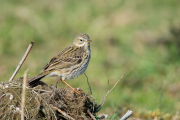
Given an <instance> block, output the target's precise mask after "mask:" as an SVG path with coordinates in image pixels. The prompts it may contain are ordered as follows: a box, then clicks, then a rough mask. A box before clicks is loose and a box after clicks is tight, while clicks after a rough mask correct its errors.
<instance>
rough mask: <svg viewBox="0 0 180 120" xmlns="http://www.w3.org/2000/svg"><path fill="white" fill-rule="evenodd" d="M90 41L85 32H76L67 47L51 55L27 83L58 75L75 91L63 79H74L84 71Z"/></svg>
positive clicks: (89, 56) (32, 83)
mask: <svg viewBox="0 0 180 120" xmlns="http://www.w3.org/2000/svg"><path fill="white" fill-rule="evenodd" d="M90 42H92V40H90V37H89V36H88V35H87V34H84V33H80V34H78V35H77V36H76V37H75V39H74V41H73V43H72V44H71V45H70V46H69V47H67V48H65V49H64V50H62V51H61V52H60V53H58V54H57V55H56V56H55V57H53V58H52V59H51V60H50V61H49V62H48V63H47V64H46V65H45V66H44V68H43V69H42V71H41V72H40V74H39V75H37V76H35V77H33V78H31V79H30V80H29V81H28V83H29V85H30V86H32V85H34V84H35V83H37V82H38V81H40V80H41V79H42V78H44V77H51V76H58V77H60V80H61V81H62V82H63V83H64V84H65V85H66V86H67V87H69V88H71V89H72V90H73V91H76V90H75V89H74V88H73V87H72V86H71V85H69V84H68V83H67V82H66V81H65V80H66V79H74V78H75V77H78V76H79V75H81V74H83V73H84V72H85V71H86V69H87V67H88V64H89V61H90V58H91V50H90Z"/></svg>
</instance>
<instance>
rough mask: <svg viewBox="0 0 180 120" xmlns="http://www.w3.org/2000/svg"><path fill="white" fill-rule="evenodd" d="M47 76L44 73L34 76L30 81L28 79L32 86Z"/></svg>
mask: <svg viewBox="0 0 180 120" xmlns="http://www.w3.org/2000/svg"><path fill="white" fill-rule="evenodd" d="M44 77H46V75H43V74H39V75H37V76H35V77H33V78H31V79H30V80H29V81H28V84H29V85H30V86H32V85H33V84H35V83H36V82H38V81H40V80H41V79H42V78H44Z"/></svg>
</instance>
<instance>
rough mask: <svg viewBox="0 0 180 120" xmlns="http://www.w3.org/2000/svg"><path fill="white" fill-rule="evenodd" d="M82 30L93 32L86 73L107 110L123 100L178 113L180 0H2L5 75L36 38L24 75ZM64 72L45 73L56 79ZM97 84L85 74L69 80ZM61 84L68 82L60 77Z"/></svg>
mask: <svg viewBox="0 0 180 120" xmlns="http://www.w3.org/2000/svg"><path fill="white" fill-rule="evenodd" d="M79 33H87V34H88V35H89V36H90V38H91V40H92V41H93V42H92V43H91V55H92V57H91V60H90V64H89V66H88V69H87V70H86V72H85V73H86V74H87V76H88V79H89V83H90V85H91V89H92V92H93V97H94V98H96V99H97V100H96V102H97V103H100V101H101V100H102V98H103V97H104V96H105V94H106V93H107V90H108V80H109V86H110V88H111V87H112V86H113V85H114V84H115V83H116V82H117V80H118V79H119V78H120V77H121V76H122V75H123V73H124V72H125V75H124V77H123V79H122V80H121V81H120V82H119V83H118V85H117V86H116V87H115V88H114V89H113V91H112V92H111V93H110V94H109V96H108V97H107V99H106V101H105V104H104V106H103V108H102V110H101V112H102V113H113V112H115V111H116V110H117V109H118V108H119V107H122V106H127V105H128V106H129V105H130V106H133V107H134V108H135V109H136V110H137V109H138V110H144V109H145V110H152V111H153V110H156V109H160V110H161V111H165V112H169V113H172V114H175V113H176V112H177V111H178V110H180V94H179V92H180V81H179V78H180V68H179V65H180V57H179V54H180V1H178V0H158V1H156V0H146V1H143V0H134V1H133V0H114V1H111V0H106V1H105V0H98V1H96V0H92V1H85V0H80V1H78V2H76V1H73V0H69V1H62V0H53V1H51V0H46V1H45V0H29V1H21V0H0V77H1V80H0V81H3V82H5V81H8V80H9V78H10V76H11V75H12V73H13V72H14V70H15V68H16V66H17V65H18V63H19V61H20V60H21V58H22V56H23V55H24V53H25V51H26V49H27V47H28V45H29V43H30V42H31V41H35V44H34V46H33V48H32V50H31V52H30V54H29V55H28V57H27V59H26V61H25V63H24V64H23V66H22V68H21V69H20V71H19V72H18V74H17V75H16V78H18V77H20V76H23V73H24V71H25V70H26V69H27V68H28V69H29V72H28V74H29V76H35V75H37V74H39V72H40V71H41V70H42V68H43V67H44V65H45V64H46V63H47V62H49V60H50V59H51V58H52V57H53V56H55V55H56V54H58V53H59V52H60V51H61V50H63V49H64V48H65V47H67V46H69V45H70V44H72V41H73V39H74V38H75V36H76V35H77V34H79ZM57 79H58V78H56V77H54V78H50V77H48V78H44V79H43V81H44V82H46V83H48V84H55V81H56V80H57ZM67 82H68V83H69V84H70V85H72V86H73V87H80V88H83V89H84V90H85V91H86V92H89V88H88V85H87V81H86V77H85V75H81V76H79V77H78V78H77V79H74V80H68V81H67ZM59 86H64V84H62V83H59Z"/></svg>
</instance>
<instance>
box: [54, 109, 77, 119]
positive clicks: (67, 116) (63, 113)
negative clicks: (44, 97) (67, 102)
mask: <svg viewBox="0 0 180 120" xmlns="http://www.w3.org/2000/svg"><path fill="white" fill-rule="evenodd" d="M51 107H52V108H54V109H56V110H57V111H58V112H60V113H61V114H62V115H64V116H65V117H66V118H68V119H70V120H75V119H74V118H72V117H71V116H69V115H68V114H67V113H65V112H64V111H62V110H60V109H58V108H57V107H55V106H53V105H51Z"/></svg>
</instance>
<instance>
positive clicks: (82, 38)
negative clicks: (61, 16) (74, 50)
mask: <svg viewBox="0 0 180 120" xmlns="http://www.w3.org/2000/svg"><path fill="white" fill-rule="evenodd" d="M90 42H92V40H90V38H89V36H88V35H87V34H84V33H80V34H78V35H77V36H76V38H75V39H74V41H73V45H75V46H77V47H84V48H85V49H87V48H88V47H90Z"/></svg>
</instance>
